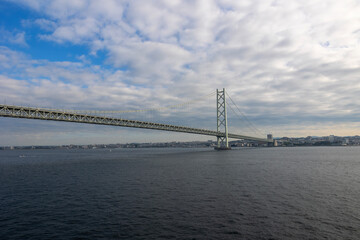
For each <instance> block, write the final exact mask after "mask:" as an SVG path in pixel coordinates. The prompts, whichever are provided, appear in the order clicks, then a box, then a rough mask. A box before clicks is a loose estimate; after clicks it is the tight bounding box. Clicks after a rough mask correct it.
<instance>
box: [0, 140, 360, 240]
mask: <svg viewBox="0 0 360 240" xmlns="http://www.w3.org/2000/svg"><path fill="white" fill-rule="evenodd" d="M359 156H360V148H357V147H304V148H301V147H299V148H254V149H239V150H232V151H220V152H218V151H214V150H212V149H115V150H112V151H111V152H110V151H109V150H105V149H93V150H28V151H25V150H15V151H0V183H1V185H0V239H36V240H38V239H360V208H359V206H360V205H359V199H360V157H359Z"/></svg>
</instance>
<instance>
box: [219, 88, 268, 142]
mask: <svg viewBox="0 0 360 240" xmlns="http://www.w3.org/2000/svg"><path fill="white" fill-rule="evenodd" d="M226 95H227V96H228V97H229V99H230V101H231V102H232V104H233V105H234V106H235V107H236V109H237V110H238V112H239V113H240V114H241V116H242V117H240V116H239V115H238V114H237V113H236V112H235V111H234V110H233V109H232V108H231V106H230V105H229V107H230V108H231V110H233V111H234V113H235V114H236V115H237V116H238V117H239V119H240V120H241V121H244V120H245V121H246V123H247V125H248V126H249V128H251V129H252V130H253V131H254V132H256V133H257V134H259V135H260V136H264V135H266V133H265V132H264V131H262V130H259V129H258V128H257V127H256V126H255V125H254V124H253V123H252V122H251V121H250V120H249V119H248V118H247V117H246V115H245V114H244V113H243V112H242V111H241V110H240V108H239V107H238V106H237V104H236V103H235V102H234V100H233V99H232V98H231V97H230V95H229V94H228V93H226ZM243 119H244V120H243ZM245 121H244V122H245Z"/></svg>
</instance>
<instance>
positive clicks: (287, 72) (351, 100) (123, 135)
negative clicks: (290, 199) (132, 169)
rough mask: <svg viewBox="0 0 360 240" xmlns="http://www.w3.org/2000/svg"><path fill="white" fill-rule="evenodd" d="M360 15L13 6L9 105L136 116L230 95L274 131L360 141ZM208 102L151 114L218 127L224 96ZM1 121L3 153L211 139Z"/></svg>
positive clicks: (322, 10) (345, 0)
mask: <svg viewBox="0 0 360 240" xmlns="http://www.w3.org/2000/svg"><path fill="white" fill-rule="evenodd" d="M359 12H360V1H359V0H342V1H338V0H327V1H323V0H321V1H320V0H301V1H300V0H286V1H285V0H279V1H277V0H271V1H270V0H269V1H268V0H249V1H247V0H242V1H235V0H191V1H190V0H171V1H165V0H163V1H162V0H133V1H126V0H123V1H122V0H117V1H115V0H107V1H96V0H94V1H92V0H37V1H35V0H12V1H10V0H9V1H8V0H2V1H0V86H1V87H0V101H1V103H2V104H3V103H6V104H12V105H21V106H34V107H43V108H56V109H86V110H136V109H144V108H157V107H164V106H168V105H172V104H179V103H182V102H186V101H190V100H193V99H196V98H198V97H201V96H205V95H207V94H209V93H211V92H214V91H215V90H216V89H222V88H226V90H227V92H228V93H229V95H230V96H231V98H232V99H233V100H234V102H235V103H236V104H237V106H238V107H239V109H240V110H241V111H242V112H243V113H244V114H245V115H246V116H247V118H248V119H249V120H250V121H251V122H252V123H253V124H254V125H255V126H256V127H257V128H258V129H260V131H261V132H262V133H264V134H266V133H272V134H273V135H274V136H275V137H282V136H288V137H291V136H293V137H300V136H305V137H306V136H327V135H331V134H333V135H338V136H350V135H358V134H359V133H360V102H359V100H358V99H359V96H360V79H359V78H360V47H359V46H360V14H359ZM204 101H205V102H199V103H196V104H194V105H193V106H192V108H190V107H187V108H186V109H185V110H186V111H185V110H179V111H175V110H169V111H166V112H162V113H160V114H158V115H157V116H155V117H154V116H153V115H154V114H153V115H152V116H150V117H149V114H148V115H146V114H145V115H144V114H143V115H142V116H140V118H145V119H148V120H153V121H160V122H168V123H170V124H181V125H188V126H192V127H199V126H201V127H204V126H205V127H206V128H210V129H215V128H216V112H215V111H216V109H215V101H216V100H215V97H213V99H206V100H204ZM228 102H229V101H228ZM228 112H229V114H230V111H229V110H228ZM150 115H151V114H150ZM128 117H133V116H128ZM236 121H237V120H235V119H231V116H229V124H230V125H231V127H230V130H231V131H235V132H236V133H239V134H241V133H248V134H250V135H255V134H252V133H251V131H249V129H246V126H245V125H244V126H243V125H241V124H240V123H237V122H236ZM0 124H1V128H0V145H57V144H92V143H126V142H159V141H188V140H204V139H209V137H201V136H196V135H189V134H175V133H166V132H160V131H154V130H141V129H131V128H121V127H109V126H97V125H96V126H92V125H86V124H75V123H62V122H50V121H39V120H24V119H11V118H0ZM264 136H265V135H264ZM213 140H215V139H213Z"/></svg>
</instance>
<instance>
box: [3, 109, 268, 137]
mask: <svg viewBox="0 0 360 240" xmlns="http://www.w3.org/2000/svg"><path fill="white" fill-rule="evenodd" d="M0 117H11V118H26V119H38V120H50V121H63V122H77V123H87V124H100V125H111V126H121V127H132V128H146V129H154V130H162V131H172V132H183V133H192V134H200V135H208V136H215V137H224V136H225V133H222V132H217V131H211V130H207V129H200V128H190V127H183V126H176V125H168V124H161V123H152V122H143V121H137V120H127V119H121V118H111V117H101V116H95V115H87V114H77V113H70V112H61V111H54V110H47V109H40V108H32V107H20V106H10V105H1V104H0ZM228 137H229V138H234V139H246V140H253V141H258V142H264V143H266V142H268V140H267V139H265V138H256V137H251V136H245V135H238V134H231V133H229V134H228Z"/></svg>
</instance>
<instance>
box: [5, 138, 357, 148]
mask: <svg viewBox="0 0 360 240" xmlns="http://www.w3.org/2000/svg"><path fill="white" fill-rule="evenodd" d="M229 145H230V146H231V147H266V144H259V143H256V142H253V141H249V140H236V141H230V142H229ZM215 146H216V141H213V140H208V141H190V142H162V143H116V144H69V145H58V146H45V145H43V146H1V147H0V150H16V149H24V150H26V149H115V148H169V147H174V148H202V147H203V148H206V147H209V148H213V147H215ZM274 146H275V147H297V146H360V136H358V135H356V136H347V137H338V136H334V135H330V136H326V137H312V136H308V137H300V138H290V137H282V138H275V139H274Z"/></svg>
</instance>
